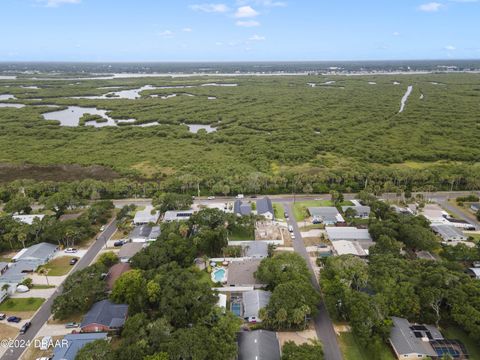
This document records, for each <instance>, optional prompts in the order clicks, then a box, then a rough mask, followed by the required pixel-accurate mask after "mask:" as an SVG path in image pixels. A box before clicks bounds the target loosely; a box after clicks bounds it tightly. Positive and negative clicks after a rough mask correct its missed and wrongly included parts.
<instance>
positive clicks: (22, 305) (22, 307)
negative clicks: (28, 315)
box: [0, 298, 45, 312]
mask: <svg viewBox="0 0 480 360" xmlns="http://www.w3.org/2000/svg"><path fill="white" fill-rule="evenodd" d="M44 301H45V299H42V298H17V299H7V300H5V301H4V302H3V303H1V304H0V311H1V312H12V311H36V310H37V309H38V308H39V307H40V306H41V305H42V304H43V302H44Z"/></svg>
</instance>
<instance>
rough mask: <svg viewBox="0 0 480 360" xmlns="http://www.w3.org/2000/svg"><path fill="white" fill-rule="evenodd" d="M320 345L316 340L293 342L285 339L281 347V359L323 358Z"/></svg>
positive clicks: (306, 359) (315, 359)
mask: <svg viewBox="0 0 480 360" xmlns="http://www.w3.org/2000/svg"><path fill="white" fill-rule="evenodd" d="M323 358H324V357H323V349H322V345H321V344H320V342H318V341H312V342H311V343H304V344H301V345H297V344H295V343H294V342H293V341H287V342H286V343H285V344H284V345H283V347H282V360H323Z"/></svg>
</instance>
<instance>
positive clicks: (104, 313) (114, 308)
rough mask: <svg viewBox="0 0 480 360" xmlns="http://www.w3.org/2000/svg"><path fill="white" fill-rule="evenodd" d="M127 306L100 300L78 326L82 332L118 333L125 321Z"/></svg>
mask: <svg viewBox="0 0 480 360" xmlns="http://www.w3.org/2000/svg"><path fill="white" fill-rule="evenodd" d="M127 313H128V305H126V304H114V303H112V302H111V301H110V300H102V301H98V302H96V303H95V304H93V306H92V308H91V309H90V310H89V311H88V312H87V314H86V315H85V316H84V317H83V320H82V322H81V324H80V329H81V330H82V332H109V331H115V332H116V331H119V330H120V329H121V328H122V327H123V325H124V324H125V321H126V319H127Z"/></svg>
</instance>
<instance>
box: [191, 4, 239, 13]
mask: <svg viewBox="0 0 480 360" xmlns="http://www.w3.org/2000/svg"><path fill="white" fill-rule="evenodd" d="M190 9H192V10H195V11H201V12H206V13H226V12H227V11H228V10H230V9H229V8H228V6H227V5H225V4H195V5H190Z"/></svg>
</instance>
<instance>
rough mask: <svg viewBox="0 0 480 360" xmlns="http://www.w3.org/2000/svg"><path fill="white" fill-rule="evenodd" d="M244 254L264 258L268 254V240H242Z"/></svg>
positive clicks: (249, 256)
mask: <svg viewBox="0 0 480 360" xmlns="http://www.w3.org/2000/svg"><path fill="white" fill-rule="evenodd" d="M240 246H241V247H242V249H243V256H245V257H248V258H255V259H263V258H266V257H267V256H268V241H242V242H241V245H240Z"/></svg>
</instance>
